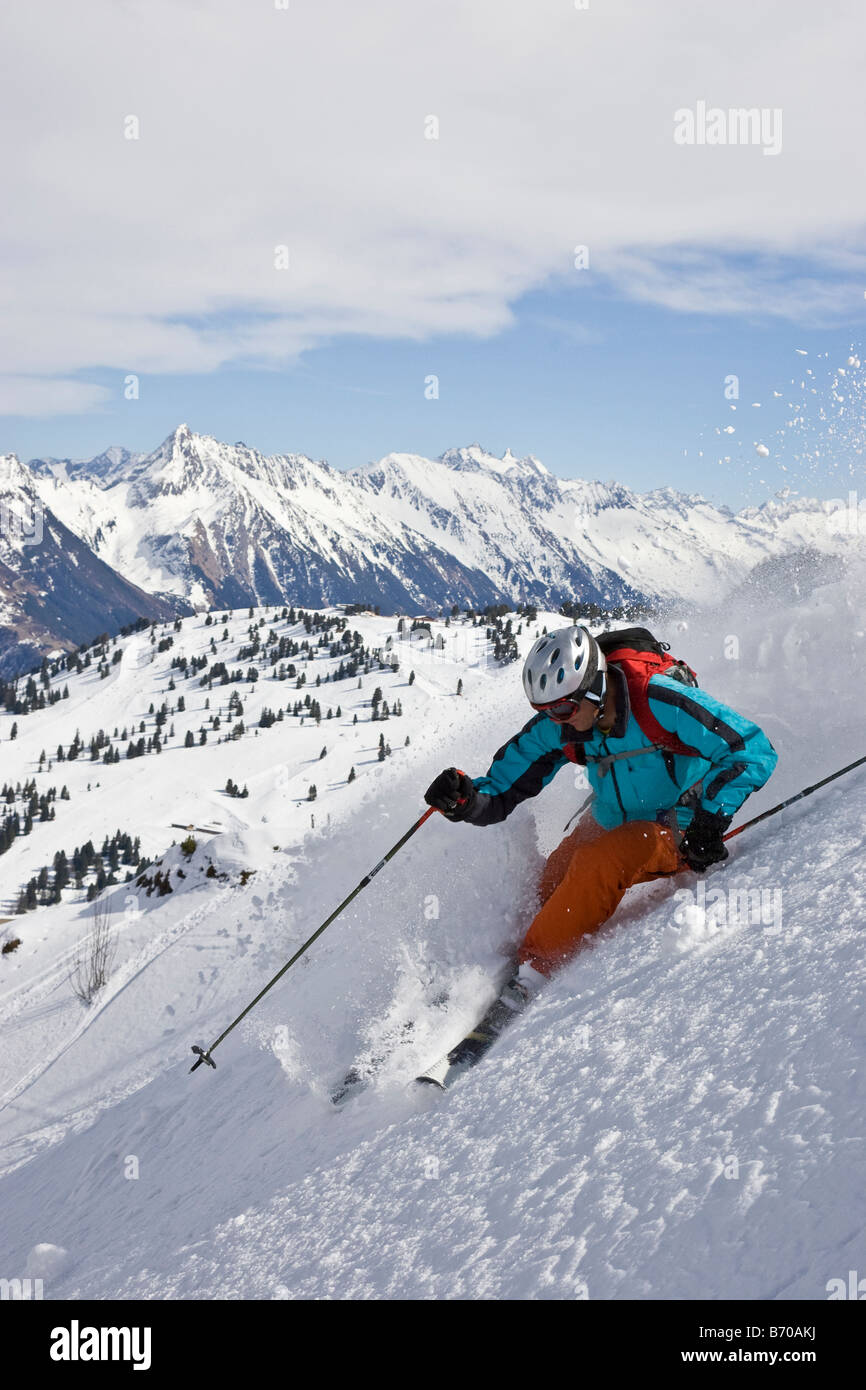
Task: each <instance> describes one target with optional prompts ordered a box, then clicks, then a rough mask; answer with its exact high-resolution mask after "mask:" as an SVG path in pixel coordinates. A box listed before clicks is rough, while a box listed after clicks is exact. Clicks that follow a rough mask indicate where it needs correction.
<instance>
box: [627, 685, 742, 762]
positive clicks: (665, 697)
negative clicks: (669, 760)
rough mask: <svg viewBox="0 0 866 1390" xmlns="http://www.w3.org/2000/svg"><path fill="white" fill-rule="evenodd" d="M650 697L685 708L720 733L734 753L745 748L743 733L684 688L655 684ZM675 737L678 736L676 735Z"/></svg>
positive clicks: (713, 730)
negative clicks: (671, 688) (699, 702)
mask: <svg viewBox="0 0 866 1390" xmlns="http://www.w3.org/2000/svg"><path fill="white" fill-rule="evenodd" d="M648 693H649V696H650V699H652V700H661V702H662V704H663V705H675V706H676V707H677V709H681V710H684V711H685V713H686V714H690V715H691V717H692V719H696V720H697V722H698V723H699V724H703V726H704V728H705V729H709V731H710V733H711V734H718V735H719V737H720V738H723V739H724V740H725V743H726V744H727V745H728V747H729V748H730V750H731V752H732V753H738V752H739V751H740V749H741V748H745V746H746V745H745V742H744V741H743V736H742V734H738V733H737V731H736V729H732V728H731V726H730V724H726V723H725V721H724V719H720V718H719V717H718V715H717V714H713V713H712V711H711V710H708V709H706V707H705V706H704V705H699V704H698V702H697V700H693V699H692V698H691V696H690V695H688V694H687V693H686V690H685V688H684V689H682V690H669V689H668V687H667V686H664V685H654V686H652V688H651V689H650V691H649V692H648ZM675 737H677V736H676V735H675Z"/></svg>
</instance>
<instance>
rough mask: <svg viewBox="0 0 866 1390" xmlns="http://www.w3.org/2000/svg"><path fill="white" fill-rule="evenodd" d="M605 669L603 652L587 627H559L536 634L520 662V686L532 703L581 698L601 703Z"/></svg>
mask: <svg viewBox="0 0 866 1390" xmlns="http://www.w3.org/2000/svg"><path fill="white" fill-rule="evenodd" d="M606 671H607V660H606V658H605V655H604V652H603V651H602V650H601V648H600V647H599V645H598V643H597V642H596V640H595V638H594V637H593V635H592V633H591V632H589V631H588V629H587V628H585V627H582V626H581V625H580V624H576V625H575V626H574V627H561V628H557V630H556V632H549V633H547V634H546V636H544V637H539V639H538V641H537V642H536V643H535V644H534V646H533V647H531V648H530V652H529V655H528V656H527V658H526V661H525V662H524V665H523V689H524V690H525V691H526V698H527V700H529V702H530V704H533V705H546V704H550V703H551V702H552V701H553V700H557V699H571V700H579V699H583V698H584V697H585V698H586V699H587V700H592V701H593V702H594V703H595V704H601V702H602V701H603V700H604V696H605V690H606V687H607V679H606V676H605V672H606Z"/></svg>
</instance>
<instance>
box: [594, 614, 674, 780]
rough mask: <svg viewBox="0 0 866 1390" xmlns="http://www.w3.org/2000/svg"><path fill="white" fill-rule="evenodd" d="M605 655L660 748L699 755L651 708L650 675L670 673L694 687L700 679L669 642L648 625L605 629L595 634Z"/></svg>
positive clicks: (636, 714) (638, 717) (642, 724)
mask: <svg viewBox="0 0 866 1390" xmlns="http://www.w3.org/2000/svg"><path fill="white" fill-rule="evenodd" d="M595 640H596V642H597V643H598V645H599V647H600V648H601V650H602V651H603V652H604V655H605V656H606V657H607V660H608V661H609V662H612V663H613V664H615V665H616V666H617V667H618V669H619V670H620V671H622V673H623V675H624V676H625V679H626V684H627V686H628V697H629V701H630V702H631V708H632V713H633V714H634V717H635V719H636V720H637V722H638V724H639V725H640V727H641V730H642V731H643V733H644V734H646V736H647V738H648V739H651V740H652V742H653V743H655V744H656V745H657V746H658V747H659V748H666V749H669V750H670V752H671V753H684V754H686V755H687V756H688V755H691V756H698V754H697V749H695V748H691V747H690V746H689V744H687V743H683V741H682V739H679V738H677V736H676V734H672V733H671V732H670V731H669V730H668V729H665V728H663V726H662V725H661V724H660V723H659V722H658V720H657V719H656V717H655V715H654V714H653V713H652V712H651V710H650V707H649V690H648V689H647V687H648V685H649V680H650V676H668V677H669V678H670V679H671V680H675V681H680V682H681V683H682V684H683V685H691V686H695V685H697V683H698V678H697V676H696V675H695V673H694V671H693V670H692V668H691V666H687V665H686V663H685V662H684V661H680V660H679V659H678V658H677V657H675V656H670V655H669V652H670V647H669V645H668V643H667V642H660V641H659V640H658V638H657V637H653V635H652V633H651V632H649V631H648V629H647V628H645V627H626V628H620V629H619V631H617V632H602V633H601V634H600V635H599V636H598V637H596V639H595Z"/></svg>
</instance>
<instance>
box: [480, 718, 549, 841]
mask: <svg viewBox="0 0 866 1390" xmlns="http://www.w3.org/2000/svg"><path fill="white" fill-rule="evenodd" d="M542 719H543V720H545V721H546V720H547V715H546V714H541V713H539V714H536V715H533V717H532V719H530V720H528V722H527V723H526V724H524V726H523V728H522V729H521V730H520V733H517V734H515V735H514V737H513V738H510V739H509V740H508V742H507V743H504V744H503V745H502V747H501V748H500V749H498V750H497V752H496V753H495V754H494V756H493V763H491V765H490V771H489V772H488V773H487V776H488V777H489V776H490V772H492V770H493V764H494V763H496V762H498V761H499V759H500V758H503V757H504V756H505V754H506V752H507V750H508V749H509V748H510V747H511V745H512V744H513V743H517V742H518V741H519V739H520V738H522V736H523V735H524V734H525V733H527V732H528V731H529V730H530V729H531V728H533V726H534V725H536V724H537V723H538V722H539V720H542ZM564 760H565V754H564V753H563V751H562V749H561V748H551V749H549V750H548V751H547V752H546V753H542V755H541V757H540V758H536V759H535V762H533V763H530V764H529V766H528V767H527V768H525V769H524V771H523V772H522V773H521V774H520V776H519V777H518V778H517V780H516V781H514V782H512V784H511V786H510V787H506V788H505V790H504V791H501V792H479V793H478V805H477V807H476V810H475V813H474V814H473V815H472V816H471V817H470V819H471V823H472V824H473V825H496V824H498V823H499V821H503V820H505V817H506V816H510V815H511V812H512V811H513V810H514V808H515V806H519V805H520V803H521V801H525V800H526V799H527V797H530V796H537V795H538V793H539V792H540V791H541V790H542V788H543V786H544V784H545V781H546V779H547V778H548V776H549V775H550V774H551V773H552V772H553V771H554V770H555V769H556V768H557V767H558V766H559V765H560V764H561V763H562V762H563V761H564Z"/></svg>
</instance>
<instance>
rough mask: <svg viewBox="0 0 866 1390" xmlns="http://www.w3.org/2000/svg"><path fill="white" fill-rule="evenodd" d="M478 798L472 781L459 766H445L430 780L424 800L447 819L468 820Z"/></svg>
mask: <svg viewBox="0 0 866 1390" xmlns="http://www.w3.org/2000/svg"><path fill="white" fill-rule="evenodd" d="M477 799H478V793H477V791H476V790H475V787H474V786H473V784H472V782H471V781H470V780H469V778H468V777H467V776H466V773H465V772H461V771H460V768H459V767H447V768H446V769H445V771H444V772H440V773H439V776H438V777H437V778H436V779H435V781H433V782H431V783H430V785H429V787H428V788H427V790H426V792H425V793H424V800H425V801H426V802H427V805H428V806H435V808H436V810H437V811H441V812H442V814H443V816H447V818H448V820H455V821H457V820H468V818H469V816H470V815H471V813H472V810H473V808H474V806H475V802H476V801H477Z"/></svg>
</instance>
